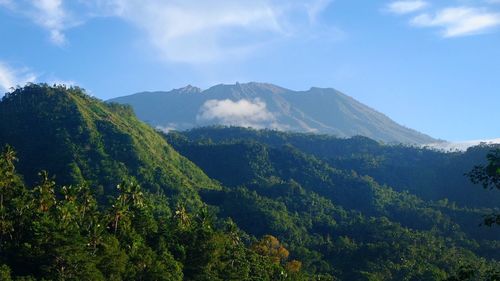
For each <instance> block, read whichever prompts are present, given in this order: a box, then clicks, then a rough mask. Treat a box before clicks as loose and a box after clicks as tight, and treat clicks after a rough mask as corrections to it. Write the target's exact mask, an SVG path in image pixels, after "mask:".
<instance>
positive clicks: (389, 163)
mask: <svg viewBox="0 0 500 281" xmlns="http://www.w3.org/2000/svg"><path fill="white" fill-rule="evenodd" d="M170 138H171V139H175V141H173V143H174V144H177V145H179V144H181V143H182V141H183V140H184V141H189V142H191V143H212V144H227V143H235V142H241V141H246V142H248V141H251V142H256V143H260V144H264V145H266V146H269V147H272V148H282V147H284V146H287V145H290V146H292V147H294V148H295V149H297V150H299V151H301V152H302V153H305V154H308V155H312V156H314V157H316V158H318V159H321V160H322V161H324V162H325V163H328V164H329V165H330V166H331V167H335V168H337V169H341V170H347V171H351V170H352V171H355V172H356V173H358V174H359V175H368V176H370V177H372V178H374V179H375V180H376V181H377V182H378V183H380V184H387V185H389V186H390V187H392V188H394V189H395V190H397V191H408V192H410V193H412V194H415V195H417V196H419V197H421V198H423V199H426V200H433V201H438V200H442V199H448V200H450V201H453V202H455V203H457V204H458V205H461V206H469V207H485V206H488V207H497V208H498V207H500V206H499V202H500V192H494V191H485V190H480V189H478V188H477V186H475V185H473V184H472V183H471V182H470V180H469V179H468V178H467V177H465V176H464V174H465V173H467V172H469V171H470V170H471V169H472V168H473V167H474V166H475V165H478V164H482V163H484V162H485V161H486V157H485V155H486V154H487V153H488V152H489V151H490V150H491V149H493V148H499V147H500V145H490V146H488V145H483V146H476V147H472V148H469V149H468V150H467V151H465V152H459V151H457V152H449V153H444V152H442V151H438V150H432V149H426V148H421V147H415V146H404V145H383V144H381V143H379V142H377V141H374V140H372V139H369V138H366V137H360V136H357V137H353V138H336V137H332V136H328V135H316V134H300V133H290V132H280V131H274V130H254V129H248V128H240V127H206V128H198V129H192V130H189V131H184V132H182V133H180V134H179V133H178V132H173V133H171V134H170ZM178 148H179V149H181V150H182V147H181V146H180V145H179V147H178Z"/></svg>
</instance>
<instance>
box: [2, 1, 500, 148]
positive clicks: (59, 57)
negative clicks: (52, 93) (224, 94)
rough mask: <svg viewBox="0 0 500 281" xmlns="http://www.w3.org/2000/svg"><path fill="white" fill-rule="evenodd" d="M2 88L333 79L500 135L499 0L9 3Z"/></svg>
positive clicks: (99, 88) (367, 98)
mask: <svg viewBox="0 0 500 281" xmlns="http://www.w3.org/2000/svg"><path fill="white" fill-rule="evenodd" d="M0 35H1V38H2V40H1V42H2V43H1V44H0V91H3V92H5V91H7V89H8V88H10V87H12V86H14V85H17V84H19V85H22V84H24V83H25V82H49V83H66V84H77V85H80V86H82V87H84V88H86V89H87V90H88V91H89V92H90V93H91V94H93V95H95V96H97V97H99V98H101V99H108V98H111V97H116V96H121V95H127V94H131V93H134V92H139V91H145V90H170V89H172V88H179V87H183V86H185V85H187V84H192V85H196V86H199V87H201V88H207V87H210V86H212V85H215V84H219V83H234V82H236V81H239V82H249V81H259V82H269V83H274V84H277V85H280V86H283V87H287V88H290V89H295V90H305V89H309V88H310V87H311V86H318V87H332V88H336V89H338V90H340V91H343V92H345V93H346V94H348V95H350V96H352V97H354V98H356V99H358V100H359V101H361V102H363V103H366V104H367V105H369V106H371V107H373V108H375V109H377V110H379V111H381V112H383V113H385V114H387V115H388V116H389V117H391V118H393V119H394V120H396V121H397V122H399V123H401V124H403V125H405V126H407V127H411V128H414V129H417V130H419V131H422V132H424V133H427V134H430V135H431V136H433V137H437V138H442V139H446V140H470V139H488V138H498V137H500V125H498V120H500V87H499V86H500V0H475V1H468V0H441V1H430V0H427V1H423V0H417V1H385V0H378V1H367V0H333V1H329V0H289V1H285V0H252V1H249V0H245V1H243V0H240V1H239V0H203V1H202V0H199V1H195V0H176V1H174V0H67V1H63V0H0Z"/></svg>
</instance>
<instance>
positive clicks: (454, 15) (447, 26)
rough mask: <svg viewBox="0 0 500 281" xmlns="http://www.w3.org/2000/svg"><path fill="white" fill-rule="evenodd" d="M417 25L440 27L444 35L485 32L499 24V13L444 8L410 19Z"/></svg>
mask: <svg viewBox="0 0 500 281" xmlns="http://www.w3.org/2000/svg"><path fill="white" fill-rule="evenodd" d="M411 24H413V25H414V26H418V27H440V28H442V34H443V36H444V37H458V36H466V35H473V34H478V33H482V32H485V31H487V30H489V29H491V28H493V27H496V26H498V25H500V14H499V13H493V12H489V11H488V10H486V9H479V8H470V7H453V8H445V9H443V10H440V11H438V12H437V13H436V14H434V15H430V14H422V15H419V16H417V17H415V18H413V20H412V21H411Z"/></svg>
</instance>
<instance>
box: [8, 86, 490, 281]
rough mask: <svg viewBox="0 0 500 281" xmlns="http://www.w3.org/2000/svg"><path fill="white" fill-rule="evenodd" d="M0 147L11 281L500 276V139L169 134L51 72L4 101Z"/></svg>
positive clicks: (240, 131)
mask: <svg viewBox="0 0 500 281" xmlns="http://www.w3.org/2000/svg"><path fill="white" fill-rule="evenodd" d="M0 145H2V146H3V147H5V148H4V150H3V153H2V155H1V157H0V280H450V281H451V280H500V239H499V238H500V229H499V227H496V226H495V225H494V223H490V225H491V227H488V226H486V225H485V224H484V223H482V222H483V220H484V218H491V216H492V214H495V213H498V208H499V202H500V201H499V200H500V191H498V190H496V188H488V189H483V188H481V184H479V183H483V184H484V183H485V182H486V183H487V187H491V186H494V184H495V182H494V181H495V177H497V178H496V180H498V173H499V171H498V169H496V170H495V169H494V170H493V172H492V171H490V170H492V169H490V168H489V167H490V166H491V163H493V161H491V157H490V158H489V160H490V161H489V162H487V160H488V158H487V154H488V153H489V152H490V151H492V150H493V149H496V148H495V147H488V146H479V147H475V148H471V149H469V150H468V151H467V152H452V153H443V152H439V151H433V150H430V149H426V148H417V147H409V146H397V145H392V146H388V145H384V144H381V143H378V142H375V141H373V140H370V139H367V138H363V137H354V138H350V139H338V138H334V137H331V136H321V135H309V134H295V133H287V132H277V131H269V130H263V131H259V130H252V129H244V128H218V127H213V128H201V129H195V130H191V131H186V132H171V133H169V134H166V135H165V134H162V133H161V132H157V131H155V130H154V129H153V128H151V127H149V126H148V125H146V124H144V123H142V122H140V121H138V120H137V118H136V117H135V115H134V113H133V111H132V110H131V108H130V107H128V106H124V105H117V104H106V103H103V102H101V101H99V100H97V99H95V98H93V97H90V96H88V95H87V94H85V92H84V91H83V90H82V89H80V88H70V89H68V88H65V87H62V86H54V87H51V86H48V85H44V84H40V85H35V84H33V85H28V86H26V87H24V88H18V89H15V90H14V91H12V92H11V93H8V94H6V95H5V96H4V97H3V99H2V101H1V102H0ZM490 155H495V154H494V153H493V154H492V153H490ZM488 163H489V165H488ZM476 165H483V166H477V167H476V169H474V166H476ZM471 171H472V172H471ZM474 171H475V173H474ZM482 171H486V172H485V173H482ZM469 172H471V173H469ZM466 173H469V174H468V175H466ZM488 173H489V174H488ZM469 176H470V177H471V178H472V181H473V182H475V183H478V185H474V183H473V182H471V181H470V179H469ZM488 176H491V177H488ZM492 184H493V185H492ZM481 224H482V225H481Z"/></svg>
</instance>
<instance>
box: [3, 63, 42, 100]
mask: <svg viewBox="0 0 500 281" xmlns="http://www.w3.org/2000/svg"><path fill="white" fill-rule="evenodd" d="M36 78H37V77H36V75H35V74H33V73H31V72H29V70H27V69H13V68H11V67H9V66H8V65H6V64H4V63H2V62H0V90H1V91H2V92H1V93H2V94H3V93H4V92H8V91H10V89H11V88H15V87H16V86H18V85H19V86H24V85H25V84H26V83H30V82H35V81H36Z"/></svg>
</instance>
